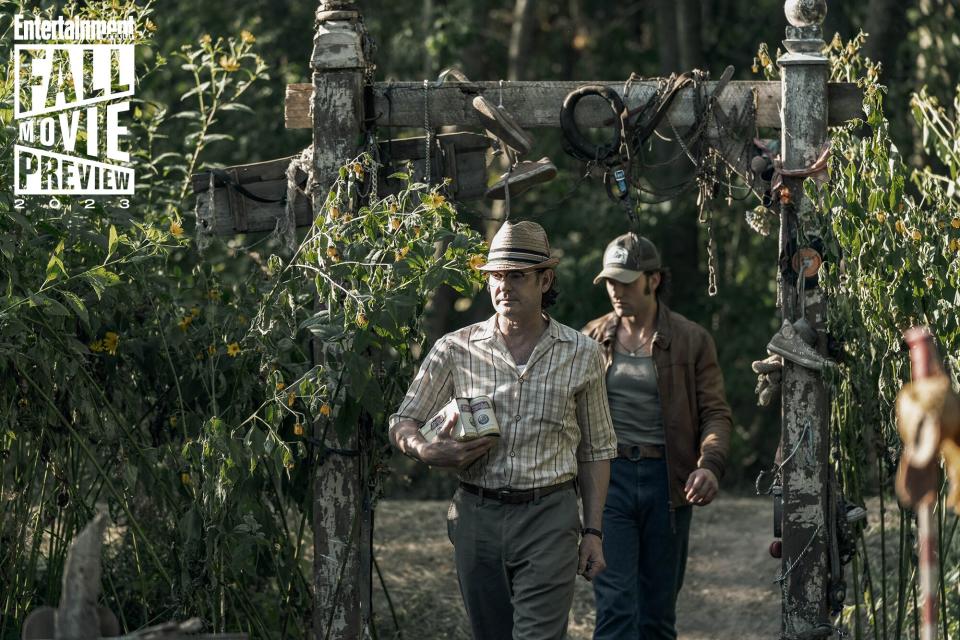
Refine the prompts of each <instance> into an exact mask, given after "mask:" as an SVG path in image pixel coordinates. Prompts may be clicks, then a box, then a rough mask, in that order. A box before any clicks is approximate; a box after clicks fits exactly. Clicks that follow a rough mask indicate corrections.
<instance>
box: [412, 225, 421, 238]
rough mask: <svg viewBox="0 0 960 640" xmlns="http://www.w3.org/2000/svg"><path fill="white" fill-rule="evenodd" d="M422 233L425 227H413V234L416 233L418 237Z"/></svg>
mask: <svg viewBox="0 0 960 640" xmlns="http://www.w3.org/2000/svg"><path fill="white" fill-rule="evenodd" d="M421 233H423V229H421V228H420V227H414V228H413V235H415V236H416V237H418V238H419V237H420V234H421Z"/></svg>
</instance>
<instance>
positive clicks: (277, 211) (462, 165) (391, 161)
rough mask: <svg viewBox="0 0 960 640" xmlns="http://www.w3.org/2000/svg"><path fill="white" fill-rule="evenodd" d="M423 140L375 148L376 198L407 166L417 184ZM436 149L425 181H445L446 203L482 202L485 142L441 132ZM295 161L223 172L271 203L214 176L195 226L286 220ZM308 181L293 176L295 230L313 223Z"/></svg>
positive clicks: (227, 228)
mask: <svg viewBox="0 0 960 640" xmlns="http://www.w3.org/2000/svg"><path fill="white" fill-rule="evenodd" d="M425 140H426V139H425V138H423V137H418V138H403V139H400V140H385V141H384V142H381V143H380V145H379V151H380V160H381V162H383V164H384V166H383V167H382V169H381V170H380V173H379V183H378V185H377V191H378V193H379V194H380V195H381V196H384V195H388V194H391V193H396V192H397V191H399V190H400V189H401V188H402V186H403V184H402V182H400V181H398V180H388V179H387V178H388V177H389V176H390V175H391V174H392V173H394V172H397V171H401V170H403V169H404V168H405V165H406V163H407V162H408V161H409V162H410V163H411V164H412V177H413V178H415V179H416V180H421V179H422V177H423V172H424V168H425V163H424V157H425V156H426V145H425V144H424V143H425ZM434 141H435V142H436V144H435V145H434V147H433V154H432V157H431V159H430V174H431V179H430V182H431V183H432V184H438V183H440V182H441V181H443V180H444V179H445V178H449V179H450V180H451V182H450V185H449V186H448V187H447V190H446V193H447V195H448V196H449V197H450V199H451V200H455V201H457V202H464V201H467V200H475V199H477V198H482V197H483V194H484V193H485V192H486V189H487V165H486V152H487V150H488V149H489V148H490V139H489V138H487V137H486V136H484V135H480V134H477V133H469V132H461V133H442V134H440V135H438V136H436V137H435V138H434ZM296 157H297V156H290V157H287V158H278V159H276V160H267V161H266V162H256V163H253V164H245V165H240V166H236V167H227V168H226V169H224V172H225V173H226V175H227V177H228V178H229V180H230V182H231V183H232V184H233V185H239V186H240V187H243V189H244V190H246V191H248V192H249V193H251V194H253V195H255V196H257V197H258V198H261V199H262V200H270V201H271V202H260V201H258V200H255V199H253V198H249V197H247V196H246V195H244V194H243V193H242V192H241V191H239V190H238V189H237V188H236V187H235V186H231V184H229V183H228V182H227V181H225V180H224V179H223V178H222V177H216V176H215V177H214V199H213V206H212V207H211V206H207V207H204V208H202V209H201V211H200V212H199V214H198V215H199V218H198V220H197V224H198V225H200V227H201V228H202V229H204V230H205V231H206V232H207V233H211V234H213V235H217V236H230V235H234V234H237V233H254V232H258V231H272V230H273V229H275V228H276V225H277V221H278V220H280V218H281V217H282V216H284V215H285V212H286V209H285V204H284V203H283V202H282V198H283V197H284V196H286V194H287V167H289V166H290V161H291V160H294V159H295V158H296ZM306 180H307V176H306V174H304V173H303V172H302V171H297V175H296V181H297V184H298V186H299V187H300V189H299V190H298V192H297V196H296V200H294V204H293V210H294V214H295V217H296V224H297V227H308V226H310V224H311V223H312V222H313V206H312V205H311V203H310V198H308V197H307V196H306V195H304V193H303V191H304V190H305V189H306V186H307V185H306ZM192 186H193V192H194V193H204V192H206V191H208V190H209V189H210V172H209V171H205V172H202V173H195V174H194V175H193V176H192Z"/></svg>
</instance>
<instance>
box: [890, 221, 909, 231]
mask: <svg viewBox="0 0 960 640" xmlns="http://www.w3.org/2000/svg"><path fill="white" fill-rule="evenodd" d="M893 227H894V229H896V230H897V233H906V232H907V225H905V224H904V223H903V220H897V224H895V225H893Z"/></svg>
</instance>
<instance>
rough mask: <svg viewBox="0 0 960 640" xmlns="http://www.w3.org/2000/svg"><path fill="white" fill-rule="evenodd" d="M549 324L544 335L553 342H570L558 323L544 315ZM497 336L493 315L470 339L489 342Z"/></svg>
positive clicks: (546, 314) (548, 315)
mask: <svg viewBox="0 0 960 640" xmlns="http://www.w3.org/2000/svg"><path fill="white" fill-rule="evenodd" d="M543 315H544V316H546V318H547V321H548V322H549V324H548V325H547V331H546V334H547V336H549V337H550V338H552V339H554V340H559V341H560V342H570V341H571V340H572V338H571V337H570V336H566V335H564V332H563V331H561V330H560V323H559V322H557V321H556V320H554V319H553V318H552V317H551V316H550V314H548V313H544V314H543ZM496 334H497V314H493V315H492V316H490V317H489V318H487V320H486V321H484V322H483V323H482V324H481V325H480V328H479V329H478V330H477V331H475V332H474V333H473V335H472V336H471V337H470V341H471V342H475V341H479V340H489V339H490V338H492V337H493V336H495V335H496Z"/></svg>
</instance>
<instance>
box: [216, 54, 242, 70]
mask: <svg viewBox="0 0 960 640" xmlns="http://www.w3.org/2000/svg"><path fill="white" fill-rule="evenodd" d="M220 66H221V67H223V69H224V70H225V71H227V72H229V73H233V72H234V71H238V70H239V69H240V63H239V62H237V59H236V58H234V57H233V56H226V55H223V56H220Z"/></svg>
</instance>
